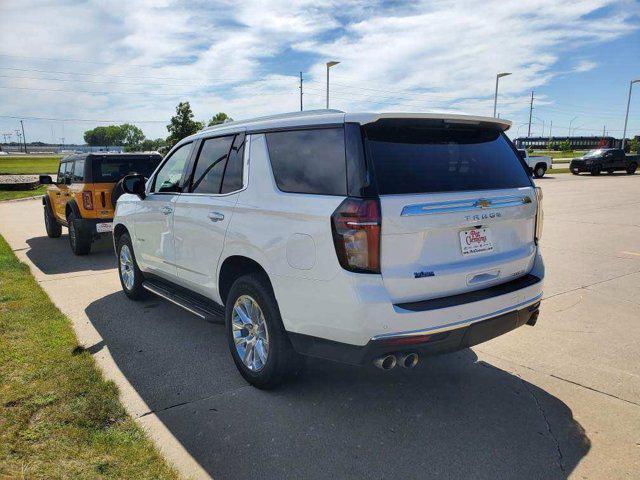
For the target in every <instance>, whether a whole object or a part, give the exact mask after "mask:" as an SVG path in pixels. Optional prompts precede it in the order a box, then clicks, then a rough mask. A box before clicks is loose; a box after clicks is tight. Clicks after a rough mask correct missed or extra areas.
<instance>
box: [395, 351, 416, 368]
mask: <svg viewBox="0 0 640 480" xmlns="http://www.w3.org/2000/svg"><path fill="white" fill-rule="evenodd" d="M419 360H420V357H419V356H418V354H417V353H403V354H401V355H400V356H399V357H398V363H399V364H400V366H402V367H404V368H413V367H415V366H416V365H418V361H419Z"/></svg>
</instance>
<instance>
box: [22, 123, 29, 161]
mask: <svg viewBox="0 0 640 480" xmlns="http://www.w3.org/2000/svg"><path fill="white" fill-rule="evenodd" d="M20 125H21V126H22V141H23V142H24V153H29V152H27V137H25V136H24V123H23V122H22V120H20Z"/></svg>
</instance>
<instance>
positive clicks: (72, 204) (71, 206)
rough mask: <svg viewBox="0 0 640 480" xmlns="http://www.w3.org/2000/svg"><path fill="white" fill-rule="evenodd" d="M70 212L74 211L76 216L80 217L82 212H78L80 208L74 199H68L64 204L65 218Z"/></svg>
mask: <svg viewBox="0 0 640 480" xmlns="http://www.w3.org/2000/svg"><path fill="white" fill-rule="evenodd" d="M71 212H73V213H75V214H76V217H78V218H82V214H81V213H80V208H79V207H78V204H77V203H76V200H75V199H71V200H69V201H68V202H67V204H66V205H65V206H64V216H65V218H69V214H70V213H71Z"/></svg>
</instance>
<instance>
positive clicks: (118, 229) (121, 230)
mask: <svg viewBox="0 0 640 480" xmlns="http://www.w3.org/2000/svg"><path fill="white" fill-rule="evenodd" d="M125 233H127V234H129V236H131V233H130V232H129V229H128V228H127V227H126V226H125V225H123V224H122V223H118V224H117V225H115V226H114V227H113V243H114V245H115V244H116V243H117V241H118V239H119V238H120V237H121V236H122V235H124V234H125Z"/></svg>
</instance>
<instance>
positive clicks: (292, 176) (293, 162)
mask: <svg viewBox="0 0 640 480" xmlns="http://www.w3.org/2000/svg"><path fill="white" fill-rule="evenodd" d="M266 138H267V145H268V148H269V158H270V159H271V167H272V169H273V175H274V177H275V180H276V184H277V185H278V188H279V189H280V190H282V191H283V192H292V193H313V194H318V195H346V192H347V171H346V160H345V148H344V129H343V128H321V129H309V130H294V131H285V132H271V133H267V134H266Z"/></svg>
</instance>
